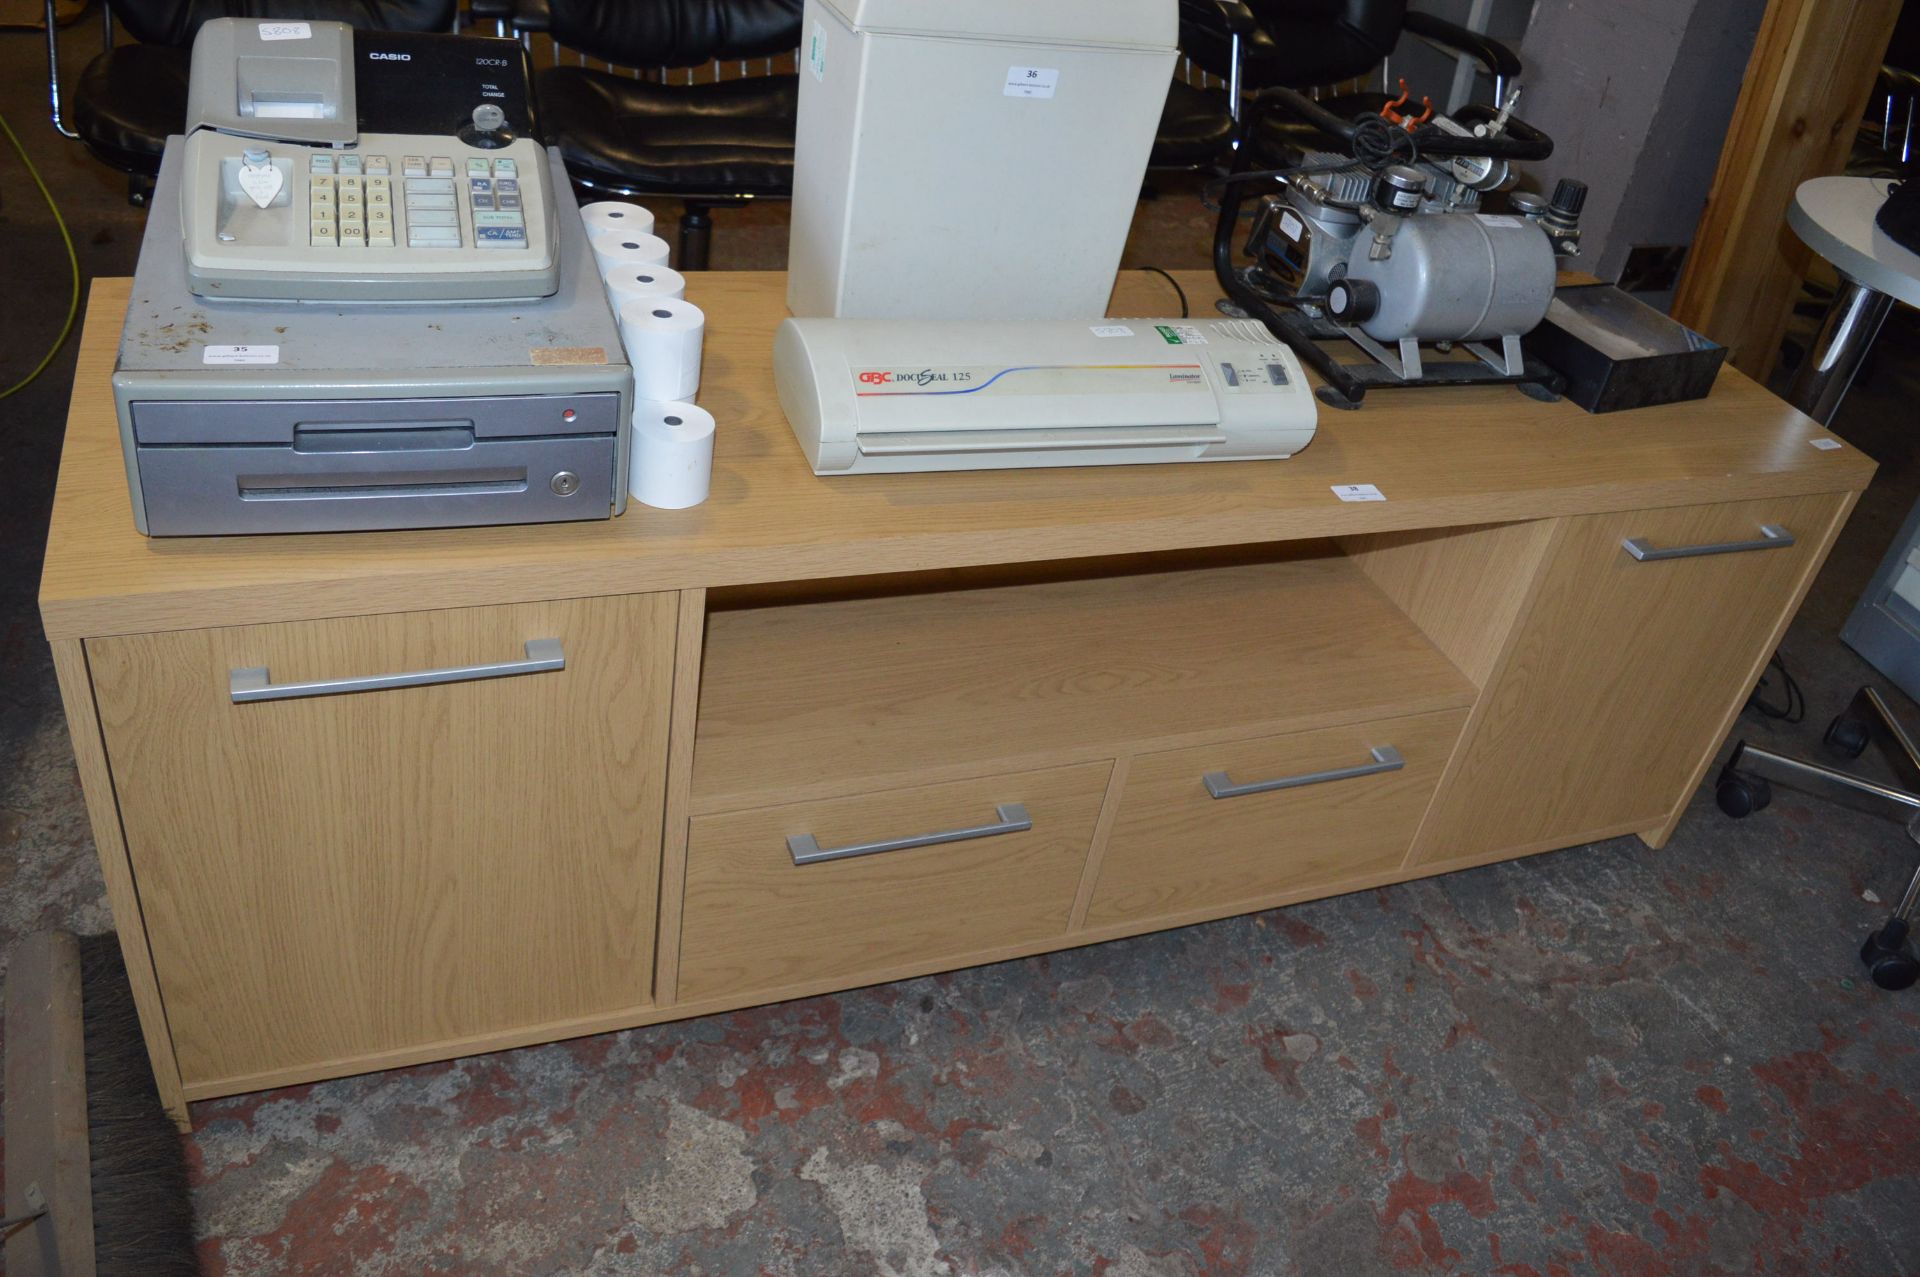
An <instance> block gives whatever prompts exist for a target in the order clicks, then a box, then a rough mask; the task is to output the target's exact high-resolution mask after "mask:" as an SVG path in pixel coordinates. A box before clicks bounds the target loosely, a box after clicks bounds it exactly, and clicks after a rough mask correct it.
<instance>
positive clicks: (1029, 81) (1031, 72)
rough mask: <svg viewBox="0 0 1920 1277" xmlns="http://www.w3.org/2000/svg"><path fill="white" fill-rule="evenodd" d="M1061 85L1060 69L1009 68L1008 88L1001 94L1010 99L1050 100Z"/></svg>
mask: <svg viewBox="0 0 1920 1277" xmlns="http://www.w3.org/2000/svg"><path fill="white" fill-rule="evenodd" d="M1059 83H1060V68H1058V67H1008V68H1007V87H1006V88H1004V89H1002V90H1001V92H1002V93H1004V94H1006V96H1008V97H1010V98H1050V97H1052V96H1053V90H1054V86H1055V85H1057V84H1059Z"/></svg>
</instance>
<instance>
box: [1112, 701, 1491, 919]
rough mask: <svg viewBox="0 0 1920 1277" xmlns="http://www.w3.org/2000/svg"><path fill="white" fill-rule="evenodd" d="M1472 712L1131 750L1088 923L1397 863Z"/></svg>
mask: <svg viewBox="0 0 1920 1277" xmlns="http://www.w3.org/2000/svg"><path fill="white" fill-rule="evenodd" d="M1465 721H1466V711H1465V710H1448V711H1445V712H1442V713H1435V714H1419V715H1414V716H1412V717H1409V718H1396V719H1385V720H1381V721H1378V722H1372V723H1361V724H1355V725H1351V726H1346V727H1330V728H1326V729H1324V730H1321V731H1313V732H1299V733H1296V734H1293V735H1289V736H1270V737H1266V738H1263V739H1260V740H1250V741H1235V742H1232V743H1229V744H1222V745H1203V746H1200V747H1198V748H1195V749H1183V750H1176V751H1174V752H1172V753H1165V754H1148V755H1144V756H1142V757H1140V758H1136V759H1135V760H1134V761H1133V766H1132V768H1131V769H1130V771H1129V773H1128V776H1127V781H1126V789H1125V790H1124V791H1123V792H1122V794H1121V796H1120V812H1119V817H1118V819H1117V820H1116V821H1115V822H1114V828H1113V834H1112V837H1111V839H1110V840H1109V842H1108V844H1107V850H1106V855H1105V856H1104V857H1103V858H1102V860H1101V863H1100V877H1099V881H1098V882H1097V883H1096V884H1095V887H1094V892H1093V902H1092V905H1091V907H1090V908H1089V910H1088V912H1087V926H1089V927H1100V926H1105V925H1110V924H1116V923H1125V922H1135V921H1145V920H1149V919H1153V918H1160V917H1168V918H1171V917H1175V916H1177V915H1181V914H1186V913H1192V912H1195V911H1201V910H1208V911H1218V912H1221V913H1231V912H1237V911H1238V909H1239V908H1241V907H1245V908H1256V907H1258V906H1259V905H1260V904H1261V903H1262V902H1264V901H1267V900H1270V899H1272V898H1273V897H1276V896H1283V895H1287V894H1290V893H1301V894H1305V893H1309V892H1311V891H1313V890H1314V889H1315V888H1320V887H1335V886H1337V885H1339V884H1341V883H1343V882H1348V881H1351V880H1353V879H1356V878H1359V877H1361V876H1363V875H1366V874H1373V873H1379V872H1381V871H1383V870H1388V869H1392V868H1394V867H1395V866H1397V865H1398V864H1400V862H1401V861H1402V859H1404V858H1405V856H1406V854H1407V849H1408V848H1409V847H1410V846H1411V845H1412V843H1413V835H1414V830H1415V828H1416V827H1417V826H1418V825H1419V823H1420V817H1421V814H1422V813H1423V812H1424V811H1425V810H1426V807H1427V800H1428V799H1429V798H1430V797H1431V796H1432V794H1433V788H1434V786H1435V785H1436V784H1437V783H1438V782H1439V779H1440V772H1441V770H1442V768H1444V767H1445V766H1446V762H1447V755H1448V754H1449V753H1450V752H1451V751H1452V749H1453V743H1454V740H1455V739H1456V738H1457V737H1458V736H1459V734H1460V727H1461V724H1463V723H1464V722H1465ZM1215 793H1218V794H1219V795H1220V796H1219V797H1215V796H1214V795H1215Z"/></svg>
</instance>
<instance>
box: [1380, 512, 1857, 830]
mask: <svg viewBox="0 0 1920 1277" xmlns="http://www.w3.org/2000/svg"><path fill="white" fill-rule="evenodd" d="M1844 501H1845V498H1844V497H1843V496H1840V495H1823V496H1810V497H1788V498H1777V499H1769V500H1761V501H1743V502H1737V503H1730V504H1725V505H1712V506H1683V507H1678V508H1674V509H1666V510H1648V511H1639V512H1634V513H1628V514H1606V515H1589V516H1586V517H1582V518H1577V519H1570V520H1568V521H1567V524H1566V527H1565V528H1564V530H1563V534H1562V536H1561V538H1560V540H1559V543H1558V544H1557V545H1556V546H1555V547H1554V548H1553V550H1552V551H1551V553H1550V557H1549V559H1548V561H1547V562H1546V564H1545V565H1544V566H1543V567H1542V568H1541V573H1542V576H1541V578H1540V581H1539V583H1538V585H1537V587H1536V589H1535V592H1534V597H1533V599H1532V601H1531V604H1530V606H1529V607H1528V608H1527V609H1526V610H1525V612H1524V613H1523V615H1522V617H1521V619H1520V622H1519V625H1518V628H1517V630H1516V632H1515V633H1514V635H1513V636H1512V638H1511V639H1510V640H1509V643H1508V645H1507V648H1506V651H1505V652H1504V654H1503V655H1502V657H1501V659H1500V660H1499V662H1497V663H1496V666H1495V668H1494V671H1493V675H1492V677H1491V679H1490V680H1489V684H1488V686H1487V687H1486V689H1485V690H1484V691H1483V692H1482V694H1481V699H1480V702H1479V704H1478V705H1477V706H1476V707H1475V709H1474V713H1473V716H1472V717H1471V718H1470V719H1469V720H1468V723H1467V728H1466V733H1465V736H1464V738H1463V740H1462V743H1461V746H1460V749H1459V751H1458V753H1457V754H1456V756H1455V758H1454V762H1453V764H1452V765H1451V766H1450V767H1449V769H1448V772H1447V775H1446V777H1445V778H1444V779H1443V780H1442V782H1441V785H1440V791H1439V793H1438V794H1437V795H1436V796H1435V798H1434V806H1433V809H1432V811H1430V812H1429V813H1428V816H1427V819H1426V821H1425V823H1424V824H1423V825H1422V827H1421V830H1420V836H1419V839H1418V841H1417V842H1416V844H1415V847H1414V854H1413V859H1412V863H1414V864H1419V865H1430V866H1431V865H1440V864H1445V863H1448V862H1453V861H1475V860H1487V859H1491V858H1494V856H1495V855H1496V854H1498V853H1500V852H1509V853H1511V854H1515V855H1519V854H1523V853H1525V852H1529V851H1542V850H1546V849H1548V848H1551V847H1563V846H1568V845H1571V844H1573V843H1577V842H1584V841H1588V840H1589V839H1592V838H1595V837H1601V836H1609V835H1613V834H1619V833H1625V832H1636V831H1647V830H1652V829H1656V828H1658V827H1659V826H1660V825H1662V824H1663V823H1664V822H1665V820H1666V818H1667V815H1668V813H1669V812H1670V811H1671V810H1672V809H1673V808H1674V807H1675V806H1676V805H1677V804H1678V803H1679V802H1680V800H1681V798H1682V797H1683V796H1684V791H1685V789H1686V787H1687V786H1688V784H1689V783H1690V782H1691V781H1692V779H1693V776H1694V774H1695V771H1696V769H1697V768H1698V767H1699V766H1700V764H1701V762H1702V760H1703V759H1704V758H1705V757H1706V756H1707V755H1709V754H1710V753H1711V752H1712V751H1713V750H1714V749H1715V748H1717V747H1718V745H1719V739H1718V738H1719V734H1720V732H1721V731H1722V730H1723V727H1722V725H1723V724H1724V723H1725V722H1726V719H1727V716H1728V714H1729V713H1730V712H1732V710H1733V709H1734V708H1735V707H1736V706H1738V704H1739V703H1740V702H1741V701H1742V700H1743V699H1744V698H1745V697H1746V695H1747V693H1748V692H1749V691H1750V690H1751V689H1750V687H1749V685H1748V684H1749V678H1750V676H1751V674H1752V672H1753V670H1754V666H1755V662H1756V661H1758V660H1763V659H1764V658H1765V655H1766V650H1767V645H1768V644H1769V643H1770V642H1771V641H1772V639H1773V635H1774V633H1775V629H1776V627H1777V626H1779V625H1780V624H1781V623H1782V622H1783V621H1784V619H1785V615H1786V613H1787V611H1788V609H1789V608H1790V607H1792V606H1793V605H1794V603H1795V601H1796V600H1797V599H1798V597H1799V594H1800V589H1801V586H1802V584H1803V582H1804V581H1805V579H1806V577H1807V575H1808V574H1809V573H1810V572H1811V571H1812V570H1813V569H1814V568H1815V567H1817V566H1818V565H1819V562H1820V559H1821V557H1822V556H1823V555H1824V554H1825V552H1826V547H1827V544H1828V542H1829V540H1830V539H1831V536H1832V533H1833V531H1834V530H1835V517H1836V515H1837V514H1838V513H1839V511H1840V509H1841V507H1842V505H1843V503H1844ZM1763 527H1765V528H1778V529H1783V530H1784V531H1785V532H1786V533H1787V534H1789V535H1790V536H1791V538H1792V544H1790V545H1788V544H1785V543H1784V542H1783V541H1781V540H1779V539H1777V538H1775V539H1769V536H1768V534H1767V533H1764V532H1763V531H1762V529H1763ZM1630 539H1632V540H1635V541H1636V542H1639V543H1642V548H1643V549H1644V550H1647V551H1651V553H1650V554H1649V555H1648V557H1646V558H1636V557H1635V556H1634V554H1633V553H1631V552H1630V551H1629V550H1628V549H1627V548H1626V542H1627V541H1628V540H1630ZM1732 546H1747V547H1750V548H1745V549H1729V548H1727V547H1732ZM1713 550H1718V551H1719V552H1707V551H1713ZM1670 551H1692V553H1684V554H1677V555H1675V556H1674V557H1665V555H1666V552H1670Z"/></svg>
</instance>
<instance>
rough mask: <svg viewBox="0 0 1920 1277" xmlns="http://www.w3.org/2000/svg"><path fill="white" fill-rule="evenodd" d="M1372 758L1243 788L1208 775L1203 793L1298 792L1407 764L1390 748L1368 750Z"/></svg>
mask: <svg viewBox="0 0 1920 1277" xmlns="http://www.w3.org/2000/svg"><path fill="white" fill-rule="evenodd" d="M1368 752H1370V753H1371V754H1372V755H1373V761H1372V762H1370V763H1361V764H1360V765H1359V766H1358V767H1336V768H1334V769H1333V770H1332V771H1324V772H1301V773H1300V774H1299V775H1298V776H1282V777H1280V778H1279V779H1277V780H1254V781H1248V782H1247V783H1246V784H1244V785H1236V784H1234V783H1233V782H1232V781H1231V780H1228V779H1227V774H1226V773H1225V772H1208V773H1207V774H1206V776H1205V778H1204V779H1205V780H1206V782H1207V792H1208V793H1209V794H1212V795H1213V796H1214V797H1215V798H1239V797H1242V796H1244V795H1246V794H1265V793H1271V792H1272V791H1273V790H1276V789H1298V788H1300V787H1301V786H1302V785H1324V784H1326V783H1327V782H1328V781H1330V780H1352V779H1353V778H1354V777H1356V776H1377V775H1379V774H1380V773H1381V772H1397V771H1399V770H1400V769H1401V768H1402V767H1405V766H1406V765H1407V760H1406V759H1404V758H1402V757H1401V756H1400V751H1399V750H1397V749H1395V748H1394V747H1393V746H1391V745H1375V746H1374V747H1373V749H1372V750H1370V751H1368Z"/></svg>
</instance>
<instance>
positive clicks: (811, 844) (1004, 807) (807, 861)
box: [787, 803, 1033, 865]
mask: <svg viewBox="0 0 1920 1277" xmlns="http://www.w3.org/2000/svg"><path fill="white" fill-rule="evenodd" d="M994 814H995V815H997V816H999V817H1000V819H999V821H998V822H996V823H994V824H991V825H975V826H974V827H973V828H971V829H948V830H943V831H942V832H940V833H937V834H920V835H918V836H917V837H913V838H889V839H887V840H886V841H884V842H856V843H848V844H847V845H846V846H844V847H822V846H821V845H820V843H819V840H818V839H816V838H815V837H814V836H813V835H812V834H795V835H794V836H793V837H791V838H789V839H787V854H788V855H790V856H792V857H793V863H794V864H796V865H817V864H819V863H821V862H822V861H826V860H850V859H852V858H853V857H855V856H872V855H877V854H879V853H880V852H883V851H906V850H908V849H909V848H912V847H931V846H933V845H934V844H936V843H943V842H965V841H967V839H969V838H991V837H993V836H994V835H995V834H1023V833H1025V832H1026V831H1027V830H1029V829H1032V828H1033V817H1031V816H1029V815H1027V805H1026V804H1025V803H1001V804H999V805H998V806H997V807H995V808H994Z"/></svg>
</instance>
